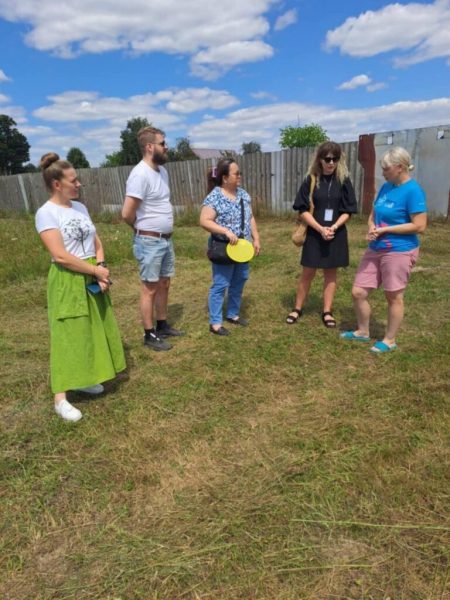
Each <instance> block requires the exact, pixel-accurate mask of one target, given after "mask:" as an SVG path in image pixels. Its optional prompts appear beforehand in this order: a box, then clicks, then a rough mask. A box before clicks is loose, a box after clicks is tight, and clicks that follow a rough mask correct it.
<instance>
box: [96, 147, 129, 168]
mask: <svg viewBox="0 0 450 600" xmlns="http://www.w3.org/2000/svg"><path fill="white" fill-rule="evenodd" d="M105 159H106V160H105V161H104V162H102V164H101V165H100V166H101V167H121V166H122V165H124V164H125V163H124V162H123V156H122V152H121V150H117V152H111V154H107V155H106V156H105Z"/></svg>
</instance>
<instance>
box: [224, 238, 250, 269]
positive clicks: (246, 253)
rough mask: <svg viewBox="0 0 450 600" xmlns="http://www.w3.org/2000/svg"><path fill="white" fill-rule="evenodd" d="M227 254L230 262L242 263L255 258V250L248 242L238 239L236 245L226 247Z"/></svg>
mask: <svg viewBox="0 0 450 600" xmlns="http://www.w3.org/2000/svg"><path fill="white" fill-rule="evenodd" d="M227 254H228V256H229V257H230V258H231V259H232V260H234V261H236V262H240V263H244V262H248V261H249V260H252V258H253V257H254V256H255V249H254V248H253V244H252V243H251V242H249V241H248V240H242V239H239V240H238V243H237V244H234V245H233V246H232V245H231V244H228V245H227Z"/></svg>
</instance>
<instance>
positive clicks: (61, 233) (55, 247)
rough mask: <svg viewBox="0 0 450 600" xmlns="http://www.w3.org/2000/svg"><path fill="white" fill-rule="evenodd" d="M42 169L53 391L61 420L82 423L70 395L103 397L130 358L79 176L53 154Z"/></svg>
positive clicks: (39, 219)
mask: <svg viewBox="0 0 450 600" xmlns="http://www.w3.org/2000/svg"><path fill="white" fill-rule="evenodd" d="M40 167H41V169H42V175H43V178H44V181H45V185H46V187H47V189H48V191H49V192H50V198H49V200H48V201H47V202H46V203H45V204H44V205H43V206H41V208H40V209H39V210H38V211H37V213H36V229H37V231H38V233H39V235H40V237H41V239H42V241H43V243H44V245H45V247H46V248H47V250H48V251H49V252H50V255H51V257H52V264H51V266H50V271H49V274H48V288H47V300H48V318H49V325H50V375H51V387H52V392H53V393H54V394H55V411H56V412H57V414H58V415H60V416H61V417H62V418H63V419H65V420H67V421H78V420H79V419H81V417H82V414H81V412H80V411H79V410H78V409H77V408H75V407H74V406H72V404H70V402H69V401H68V400H67V398H66V392H67V391H68V390H77V391H83V392H86V393H88V394H100V393H102V392H103V386H102V385H100V384H101V382H103V381H106V380H108V379H113V378H114V377H115V376H116V374H117V373H119V372H120V371H123V370H124V369H125V367H126V364H125V356H124V353H123V347H122V341H121V339H120V333H119V330H118V327H117V323H116V320H115V318H114V315H113V312H112V308H111V300H110V298H109V294H108V291H109V286H110V284H111V281H110V279H109V269H108V267H107V265H106V262H105V255H104V252H103V246H102V243H101V241H100V239H99V237H98V235H97V233H96V230H95V226H94V224H93V222H92V220H91V218H90V217H89V213H88V211H87V209H86V207H85V206H84V204H81V202H77V201H76V198H78V196H79V189H80V185H81V184H80V182H79V180H78V177H77V173H76V171H75V169H74V168H73V167H72V165H71V164H70V163H69V162H67V161H65V160H60V159H59V156H58V155H57V154H55V153H54V152H49V153H48V154H44V156H43V157H42V159H41V164H40Z"/></svg>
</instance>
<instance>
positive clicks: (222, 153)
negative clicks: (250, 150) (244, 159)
mask: <svg viewBox="0 0 450 600" xmlns="http://www.w3.org/2000/svg"><path fill="white" fill-rule="evenodd" d="M220 156H221V157H222V158H232V159H233V160H236V159H237V157H238V155H237V152H235V151H234V150H221V151H220Z"/></svg>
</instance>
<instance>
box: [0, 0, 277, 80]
mask: <svg viewBox="0 0 450 600" xmlns="http://www.w3.org/2000/svg"><path fill="white" fill-rule="evenodd" d="M273 2H274V0H252V1H251V2H230V3H228V4H227V5H226V7H225V8H224V9H223V10H222V9H217V8H215V7H213V6H212V5H211V2H210V0H190V1H189V2H186V1H185V0H164V2H161V1H157V0H128V1H127V2H126V3H123V2H122V0H108V2H98V3H92V1H91V0H78V1H77V2H75V3H66V4H65V5H64V8H63V10H59V11H56V12H55V6H54V2H53V0H39V1H38V0H21V2H17V3H16V2H10V1H9V0H0V17H3V18H4V19H6V20H9V21H14V22H22V23H26V24H27V25H28V26H29V27H28V29H29V31H28V33H27V34H26V35H25V41H26V43H27V44H28V45H30V46H32V47H33V48H37V49H38V50H42V51H45V52H51V53H53V54H55V55H57V56H59V57H62V58H69V57H73V56H77V55H80V54H86V53H94V54H97V53H102V52H109V51H114V50H124V51H129V52H130V51H131V52H134V53H149V52H164V53H169V54H183V55H190V56H191V57H192V59H193V61H192V69H193V71H194V73H195V74H197V75H200V76H203V75H205V76H206V77H208V78H211V73H212V69H211V66H212V65H213V64H217V65H218V66H219V67H220V68H218V69H217V73H223V72H224V70H227V69H229V68H231V67H233V66H235V65H236V64H239V63H241V62H249V61H255V60H261V59H263V58H268V57H270V56H271V55H272V49H271V47H270V46H268V45H267V44H265V43H264V42H263V40H262V38H263V37H264V36H265V35H266V34H267V33H268V31H269V22H268V19H267V18H266V16H265V15H266V13H267V12H268V10H269V8H270V7H271V6H272V4H273ZM49 23H50V24H51V26H49ZM233 48H235V49H236V55H235V57H234V59H233V57H232V53H233V52H232V50H233ZM244 48H247V49H248V53H247V52H245V51H244Z"/></svg>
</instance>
